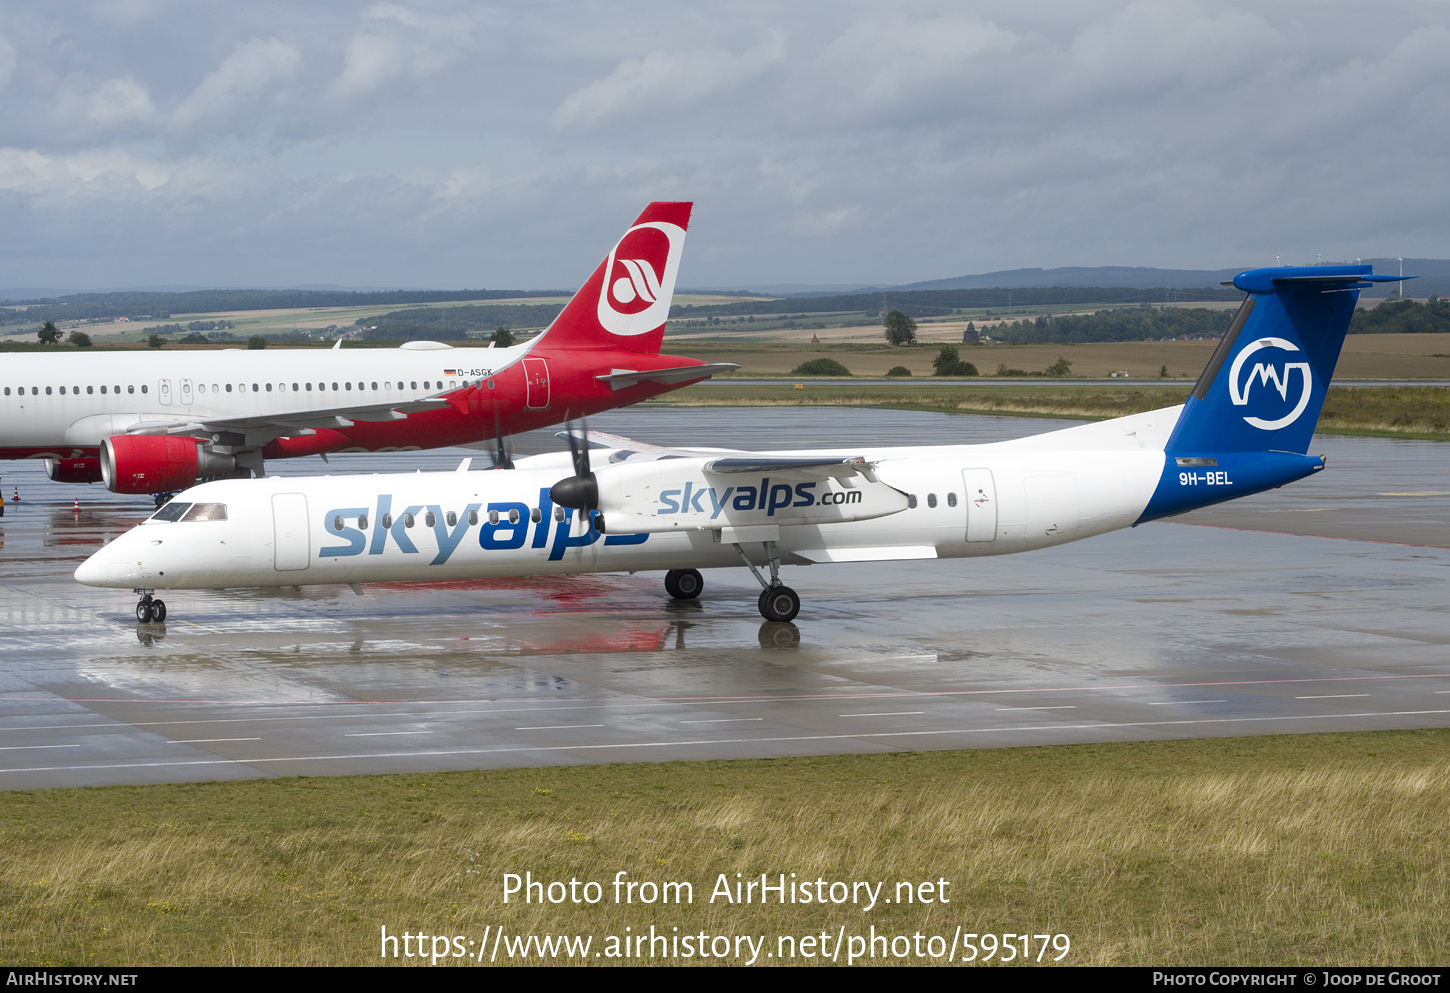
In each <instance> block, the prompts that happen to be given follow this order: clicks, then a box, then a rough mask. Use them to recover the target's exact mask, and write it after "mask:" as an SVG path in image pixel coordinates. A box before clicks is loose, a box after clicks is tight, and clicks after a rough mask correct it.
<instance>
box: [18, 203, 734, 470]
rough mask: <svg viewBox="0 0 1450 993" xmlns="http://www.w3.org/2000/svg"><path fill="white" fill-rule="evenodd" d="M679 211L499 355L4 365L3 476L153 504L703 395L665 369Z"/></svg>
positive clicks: (425, 349)
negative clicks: (218, 482)
mask: <svg viewBox="0 0 1450 993" xmlns="http://www.w3.org/2000/svg"><path fill="white" fill-rule="evenodd" d="M691 206H692V205H691V204H689V203H669V202H661V203H652V204H650V205H649V206H648V207H647V208H645V211H644V213H642V214H640V216H639V218H638V219H637V220H636V221H635V222H634V224H632V225H631V226H630V228H629V230H628V231H626V232H625V234H624V237H622V238H621V239H620V240H619V242H618V243H617V244H616V245H615V246H614V248H613V249H612V250H611V251H610V252H609V256H608V258H606V259H605V260H604V261H603V262H602V263H600V265H599V267H598V268H597V269H595V270H594V274H593V275H592V276H590V277H589V280H588V281H587V282H586V283H585V284H584V286H583V288H582V289H580V290H579V292H578V293H576V294H574V297H573V299H571V300H570V301H569V303H568V305H567V306H565V308H564V310H563V311H562V312H561V313H560V314H559V316H558V317H557V318H556V319H555V320H554V322H553V323H552V324H551V325H549V327H548V328H547V329H546V330H545V331H544V332H543V333H542V334H540V335H538V336H537V337H535V338H533V339H532V340H530V341H527V342H524V343H522V344H519V345H515V346H512V347H509V348H492V347H490V348H452V347H450V346H448V345H444V344H442V343H439V342H432V341H410V342H407V343H405V344H404V345H402V346H400V347H398V348H386V349H378V348H358V349H341V348H340V347H338V346H340V345H341V342H339V343H338V346H334V347H333V348H331V349H295V350H285V351H284V350H271V351H268V350H259V351H243V350H233V349H227V350H222V351H164V352H139V351H138V352H104V353H76V352H68V353H66V354H53V355H51V354H46V355H11V356H8V357H7V358H6V360H5V362H4V365H3V367H0V459H28V458H41V459H45V460H46V467H47V470H48V472H49V474H50V478H51V479H55V480H59V481H61V482H73V483H89V482H98V481H101V480H104V481H105V483H106V486H107V488H108V489H111V490H113V491H115V492H117V493H149V494H159V493H164V492H167V491H171V490H176V489H181V488H184V487H187V486H190V485H192V483H194V482H195V481H196V480H198V479H206V478H216V477H225V476H232V475H247V474H249V473H250V474H254V475H257V476H261V475H263V474H264V461H265V460H266V459H279V458H293V457H297V456H304V455H325V454H326V453H328V452H389V451H416V450H418V449H423V448H441V447H444V446H448V445H465V444H473V445H475V446H476V445H478V444H479V443H480V442H484V441H487V440H489V439H501V438H502V437H504V436H506V435H509V434H515V433H518V432H520V431H528V430H532V429H534V428H538V427H543V426H546V425H549V424H555V423H559V422H562V421H565V420H568V419H569V418H574V417H579V416H582V415H586V414H592V413H596V412H598V411H602V410H608V409H610V408H613V407H623V406H628V405H629V404H632V403H637V402H639V401H640V400H645V399H648V398H649V397H652V396H656V395H658V394H660V393H665V392H668V391H670V390H673V389H677V388H679V387H681V386H685V385H688V384H690V383H696V382H699V381H700V380H703V379H708V378H709V377H710V376H711V375H713V374H715V373H717V372H722V371H724V370H727V369H733V368H734V366H733V365H729V364H714V365H709V364H706V363H703V362H701V361H699V360H697V359H688V358H682V357H680V356H677V355H661V354H660V346H661V344H662V342H663V340H664V330H665V321H666V319H667V318H668V317H669V312H670V301H671V299H672V297H673V294H674V289H675V276H676V274H677V273H678V271H679V265H680V253H681V250H682V249H683V247H684V243H685V231H686V229H687V228H688V226H689V221H690V209H691ZM500 455H502V446H500Z"/></svg>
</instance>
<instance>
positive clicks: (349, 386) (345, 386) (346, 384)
mask: <svg viewBox="0 0 1450 993" xmlns="http://www.w3.org/2000/svg"><path fill="white" fill-rule="evenodd" d="M342 388H343V389H345V390H350V389H352V384H351V383H343V384H342Z"/></svg>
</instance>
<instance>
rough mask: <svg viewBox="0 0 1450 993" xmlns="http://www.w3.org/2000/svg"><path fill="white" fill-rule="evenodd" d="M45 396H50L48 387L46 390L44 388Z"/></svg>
mask: <svg viewBox="0 0 1450 993" xmlns="http://www.w3.org/2000/svg"><path fill="white" fill-rule="evenodd" d="M45 395H46V396H50V387H49V386H47V387H46V388H45Z"/></svg>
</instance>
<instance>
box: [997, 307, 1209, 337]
mask: <svg viewBox="0 0 1450 993" xmlns="http://www.w3.org/2000/svg"><path fill="white" fill-rule="evenodd" d="M1232 320H1233V311H1231V310H1210V309H1208V308H1201V307H1160V308H1154V309H1152V310H1100V311H1098V312H1097V313H1095V314H1064V315H1062V316H1055V317H1038V318H1035V319H1033V318H1027V319H1024V320H1021V321H1011V322H1007V323H1003V324H999V325H998V326H997V327H995V328H992V329H991V330H990V332H989V333H990V334H991V336H992V337H993V338H994V339H996V340H998V341H1005V342H1010V343H1012V344H1021V345H1028V344H1032V345H1038V344H1048V345H1078V344H1085V343H1087V342H1091V341H1142V340H1144V339H1145V338H1151V339H1153V340H1154V341H1157V340H1160V339H1163V338H1178V337H1188V338H1218V337H1221V336H1222V335H1223V333H1224V332H1225V331H1227V330H1228V326H1229V323H1230V322H1231V321H1232Z"/></svg>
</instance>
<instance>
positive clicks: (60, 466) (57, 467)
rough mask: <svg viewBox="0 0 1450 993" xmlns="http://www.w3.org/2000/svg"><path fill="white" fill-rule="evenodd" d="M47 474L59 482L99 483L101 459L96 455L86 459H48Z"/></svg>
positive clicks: (46, 461)
mask: <svg viewBox="0 0 1450 993" xmlns="http://www.w3.org/2000/svg"><path fill="white" fill-rule="evenodd" d="M45 474H46V475H47V476H49V477H50V478H51V479H53V480H55V481H56V482H57V483H99V482H100V481H101V460H100V459H99V458H98V457H94V456H93V457H91V458H84V459H46V460H45Z"/></svg>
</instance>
